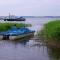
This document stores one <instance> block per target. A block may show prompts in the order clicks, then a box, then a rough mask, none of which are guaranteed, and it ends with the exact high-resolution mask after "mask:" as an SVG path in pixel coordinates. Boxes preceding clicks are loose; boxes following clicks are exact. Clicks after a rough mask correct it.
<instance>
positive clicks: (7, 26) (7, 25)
mask: <svg viewBox="0 0 60 60" xmlns="http://www.w3.org/2000/svg"><path fill="white" fill-rule="evenodd" d="M29 25H30V24H23V23H0V32H1V31H7V30H9V29H11V27H12V26H16V27H17V28H20V27H27V26H29Z"/></svg>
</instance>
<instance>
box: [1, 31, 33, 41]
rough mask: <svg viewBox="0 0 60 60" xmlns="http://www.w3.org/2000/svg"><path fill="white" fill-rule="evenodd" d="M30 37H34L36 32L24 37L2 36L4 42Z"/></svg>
mask: <svg viewBox="0 0 60 60" xmlns="http://www.w3.org/2000/svg"><path fill="white" fill-rule="evenodd" d="M28 36H34V32H31V33H26V34H22V35H17V36H14V35H13V36H1V39H4V40H17V39H20V38H23V37H28Z"/></svg>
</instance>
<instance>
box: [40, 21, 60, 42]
mask: <svg viewBox="0 0 60 60" xmlns="http://www.w3.org/2000/svg"><path fill="white" fill-rule="evenodd" d="M40 35H41V36H42V37H43V38H44V39H45V41H55V42H60V20H56V21H51V22H48V23H47V24H45V25H44V28H43V29H42V30H41V32H40Z"/></svg>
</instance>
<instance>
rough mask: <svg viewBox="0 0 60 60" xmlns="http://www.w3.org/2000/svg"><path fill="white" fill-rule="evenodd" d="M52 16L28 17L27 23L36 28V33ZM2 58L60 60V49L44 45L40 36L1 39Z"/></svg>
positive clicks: (5, 59)
mask: <svg viewBox="0 0 60 60" xmlns="http://www.w3.org/2000/svg"><path fill="white" fill-rule="evenodd" d="M54 19H56V18H54ZM54 19H52V18H27V20H26V22H25V23H28V24H32V27H29V28H30V29H31V30H35V31H36V32H35V34H37V32H38V31H39V30H41V29H42V28H43V25H44V24H45V23H47V22H48V21H52V20H54ZM0 60H60V50H59V49H52V48H50V47H46V46H44V45H42V42H41V40H40V39H39V38H38V37H36V36H35V37H34V38H32V37H28V38H24V39H20V40H19V41H9V40H1V41H0Z"/></svg>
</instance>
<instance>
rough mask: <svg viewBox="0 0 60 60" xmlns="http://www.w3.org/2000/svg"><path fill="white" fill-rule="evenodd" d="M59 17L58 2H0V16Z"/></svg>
mask: <svg viewBox="0 0 60 60" xmlns="http://www.w3.org/2000/svg"><path fill="white" fill-rule="evenodd" d="M9 12H10V13H11V14H13V15H18V16H51V15H52V16H60V0H0V16H1V15H8V14H9Z"/></svg>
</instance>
